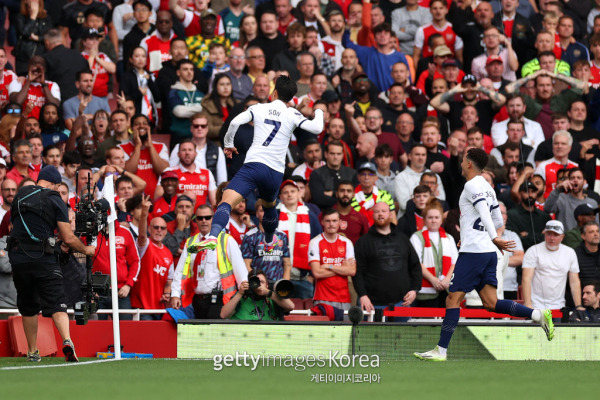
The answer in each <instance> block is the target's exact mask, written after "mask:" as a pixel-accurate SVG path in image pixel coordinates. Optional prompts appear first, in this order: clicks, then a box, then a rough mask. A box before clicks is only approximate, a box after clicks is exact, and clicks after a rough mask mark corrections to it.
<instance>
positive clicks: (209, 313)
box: [192, 293, 223, 319]
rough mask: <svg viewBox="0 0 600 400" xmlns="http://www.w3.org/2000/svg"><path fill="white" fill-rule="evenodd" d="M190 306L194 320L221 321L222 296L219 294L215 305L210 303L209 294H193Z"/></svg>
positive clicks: (210, 296) (210, 297)
mask: <svg viewBox="0 0 600 400" xmlns="http://www.w3.org/2000/svg"><path fill="white" fill-rule="evenodd" d="M192 305H193V306H194V318H196V319H221V308H223V294H222V293H219V295H218V296H217V300H216V302H215V303H213V302H212V295H211V294H195V295H194V297H193V298H192Z"/></svg>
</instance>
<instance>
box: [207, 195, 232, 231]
mask: <svg viewBox="0 0 600 400" xmlns="http://www.w3.org/2000/svg"><path fill="white" fill-rule="evenodd" d="M230 214H231V206H230V205H229V204H228V203H221V204H219V207H217V211H216V212H215V215H214V216H213V220H212V225H211V227H210V235H211V236H214V237H217V236H219V233H221V231H222V230H223V228H224V227H226V226H227V223H228V222H229V215H230Z"/></svg>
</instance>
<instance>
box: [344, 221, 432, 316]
mask: <svg viewBox="0 0 600 400" xmlns="http://www.w3.org/2000/svg"><path fill="white" fill-rule="evenodd" d="M391 228H392V231H391V233H390V234H389V235H382V234H381V233H379V232H378V231H377V229H376V228H375V226H373V227H371V229H369V232H367V234H366V235H364V236H362V237H361V238H360V239H358V241H357V242H356V245H355V247H354V253H355V256H356V276H355V277H354V279H352V281H353V282H354V288H355V289H356V292H357V294H358V297H359V298H360V297H362V296H364V295H367V296H369V299H370V300H371V303H373V305H389V304H396V303H399V302H401V301H402V300H403V298H404V296H405V295H406V293H408V292H409V291H411V290H414V291H417V292H418V291H419V290H420V289H421V281H422V280H423V273H422V272H421V263H420V261H419V256H418V255H417V253H416V252H415V249H414V248H413V247H412V245H411V244H410V241H409V239H408V237H407V236H406V235H404V234H403V233H401V232H399V231H398V230H397V229H396V228H395V227H394V225H392V226H391Z"/></svg>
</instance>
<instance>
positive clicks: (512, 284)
mask: <svg viewBox="0 0 600 400" xmlns="http://www.w3.org/2000/svg"><path fill="white" fill-rule="evenodd" d="M502 239H503V240H513V241H514V242H515V245H516V246H515V248H514V250H521V251H523V243H521V238H520V237H519V235H517V233H516V232H513V231H509V230H508V229H505V230H504V232H503V233H502ZM504 253H505V254H508V255H509V257H511V256H512V255H513V252H512V251H505V252H504ZM503 281H504V290H505V291H506V292H516V291H517V290H518V289H519V283H518V282H517V268H515V267H511V266H507V268H506V270H505V271H504V278H503ZM498 283H500V281H498Z"/></svg>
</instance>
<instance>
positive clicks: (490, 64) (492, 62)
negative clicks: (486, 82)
mask: <svg viewBox="0 0 600 400" xmlns="http://www.w3.org/2000/svg"><path fill="white" fill-rule="evenodd" d="M504 71H505V69H504V61H503V60H502V57H500V56H498V55H493V56H489V57H488V58H487V60H486V61H485V72H486V73H487V77H488V78H489V79H490V80H491V81H492V86H493V87H494V90H497V91H500V90H504V88H505V87H506V85H508V84H509V83H510V81H508V80H506V79H504V76H503V74H504Z"/></svg>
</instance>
